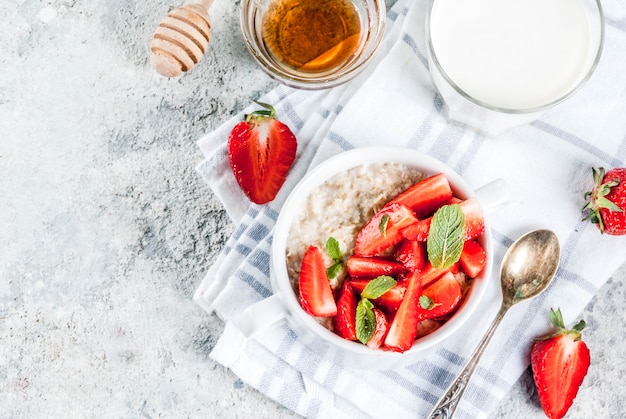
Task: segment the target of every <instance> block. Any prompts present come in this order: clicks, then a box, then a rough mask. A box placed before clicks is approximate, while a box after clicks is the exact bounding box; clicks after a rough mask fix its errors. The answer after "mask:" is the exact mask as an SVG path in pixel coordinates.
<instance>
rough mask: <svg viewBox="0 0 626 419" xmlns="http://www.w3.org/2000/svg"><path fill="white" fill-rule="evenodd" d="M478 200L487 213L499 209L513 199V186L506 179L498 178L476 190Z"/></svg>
mask: <svg viewBox="0 0 626 419" xmlns="http://www.w3.org/2000/svg"><path fill="white" fill-rule="evenodd" d="M474 192H475V193H476V195H477V196H478V201H479V202H480V205H481V207H482V209H483V211H485V212H486V213H490V212H493V211H495V210H496V209H498V208H499V207H500V206H502V205H504V204H506V203H508V202H509V201H510V200H511V188H510V187H509V184H508V183H506V181H505V180H504V179H496V180H494V181H491V182H489V183H487V184H486V185H483V186H481V187H480V188H478V189H476V190H475V191H474Z"/></svg>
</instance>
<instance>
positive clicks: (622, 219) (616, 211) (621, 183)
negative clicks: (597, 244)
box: [583, 167, 626, 236]
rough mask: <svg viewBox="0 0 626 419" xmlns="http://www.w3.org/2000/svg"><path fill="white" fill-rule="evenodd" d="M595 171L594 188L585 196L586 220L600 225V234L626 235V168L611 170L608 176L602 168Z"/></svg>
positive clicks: (584, 209)
mask: <svg viewBox="0 0 626 419" xmlns="http://www.w3.org/2000/svg"><path fill="white" fill-rule="evenodd" d="M592 170H593V181H594V187H593V189H592V190H591V192H587V193H586V194H585V200H587V202H586V203H585V206H584V207H583V211H588V214H587V216H586V217H585V218H584V219H585V220H590V221H591V222H592V223H595V224H597V225H598V228H599V229H600V232H602V233H606V234H611V235H614V236H621V235H624V234H626V168H618V169H611V170H609V171H608V172H606V174H605V173H604V169H603V168H602V167H600V168H599V169H598V170H596V169H592Z"/></svg>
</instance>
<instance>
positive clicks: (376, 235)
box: [354, 203, 418, 256]
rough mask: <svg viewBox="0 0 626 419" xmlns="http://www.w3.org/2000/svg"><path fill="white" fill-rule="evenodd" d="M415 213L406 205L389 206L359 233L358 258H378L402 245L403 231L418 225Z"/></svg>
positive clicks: (356, 246)
mask: <svg viewBox="0 0 626 419" xmlns="http://www.w3.org/2000/svg"><path fill="white" fill-rule="evenodd" d="M417 221H418V219H417V217H416V216H415V213H414V212H413V211H412V210H411V209H410V208H408V207H407V206H405V205H402V204H398V203H393V204H390V205H387V206H386V207H385V208H383V209H382V210H380V211H379V212H378V213H376V215H374V216H373V217H372V219H371V220H370V221H368V223H367V224H366V225H365V226H364V227H363V228H362V229H361V231H359V234H358V235H357V236H356V242H355V243H354V254H355V255H356V256H376V255H379V254H381V253H382V252H384V251H385V250H387V249H389V248H391V247H393V246H395V245H396V244H398V243H400V242H401V241H402V239H403V238H404V237H403V236H402V230H403V229H405V228H407V227H409V226H411V225H412V224H415V223H417Z"/></svg>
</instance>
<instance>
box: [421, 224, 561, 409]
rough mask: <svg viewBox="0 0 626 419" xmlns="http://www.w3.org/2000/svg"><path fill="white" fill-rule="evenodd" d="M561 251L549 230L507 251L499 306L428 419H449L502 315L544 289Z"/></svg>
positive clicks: (525, 238)
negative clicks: (472, 351)
mask: <svg viewBox="0 0 626 419" xmlns="http://www.w3.org/2000/svg"><path fill="white" fill-rule="evenodd" d="M560 255H561V250H560V247H559V241H558V239H557V237H556V234H554V233H553V232H552V231H550V230H534V231H531V232H529V233H526V234H525V235H523V236H522V237H520V238H519V239H517V241H516V242H515V243H513V245H512V246H511V247H510V248H509V250H507V252H506V254H505V255H504V259H503V260H502V266H501V268H500V282H501V286H502V305H501V306H500V311H498V315H497V316H496V318H495V319H494V320H493V322H492V323H491V326H490V327H489V330H487V333H485V336H484V337H483V338H482V340H481V341H480V343H479V344H478V347H476V349H475V350H474V353H473V354H472V356H470V358H469V359H468V360H467V363H466V364H465V367H463V369H462V370H461V372H460V373H459V375H458V376H457V378H456V379H455V380H454V381H453V382H452V384H450V386H449V387H448V389H447V390H446V392H445V394H444V395H443V396H442V397H441V398H440V399H439V401H438V402H437V404H436V405H435V408H434V409H433V410H432V411H431V412H430V414H429V415H428V417H429V418H430V419H435V418H441V419H444V418H451V417H452V415H453V413H454V411H455V410H456V407H457V405H458V403H459V401H460V400H461V396H462V395H463V393H464V392H465V389H466V388H467V385H468V383H469V380H470V378H471V377H472V374H473V372H474V369H476V366H477V365H478V361H479V360H480V357H481V355H482V354H483V352H484V350H485V348H486V347H487V344H488V343H489V340H490V339H491V337H492V336H493V333H494V332H495V331H496V328H497V327H498V325H499V324H500V321H501V320H502V318H503V317H504V315H505V314H506V312H507V311H508V310H509V308H511V306H513V305H514V304H517V303H519V302H520V301H523V300H526V299H529V298H532V297H534V296H536V295H537V294H539V293H540V292H541V291H543V290H544V289H546V287H547V286H548V284H550V282H551V281H552V278H553V277H554V274H555V273H556V269H557V267H558V266H559V259H560Z"/></svg>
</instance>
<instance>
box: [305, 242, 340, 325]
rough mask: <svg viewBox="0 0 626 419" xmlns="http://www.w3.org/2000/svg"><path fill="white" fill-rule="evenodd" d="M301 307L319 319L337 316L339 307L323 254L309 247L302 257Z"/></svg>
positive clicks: (315, 248)
mask: <svg viewBox="0 0 626 419" xmlns="http://www.w3.org/2000/svg"><path fill="white" fill-rule="evenodd" d="M298 288H299V290H300V305H301V306H302V308H303V309H304V311H306V312H307V313H309V314H311V315H313V316H317V317H331V316H334V315H336V314H337V305H336V304H335V298H334V297H333V291H332V289H331V288H330V283H329V282H328V278H326V268H325V267H324V259H323V258H322V252H321V251H320V249H318V248H317V247H315V246H309V247H308V249H307V250H306V252H304V256H303V257H302V267H301V269H300V279H299V281H298Z"/></svg>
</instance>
